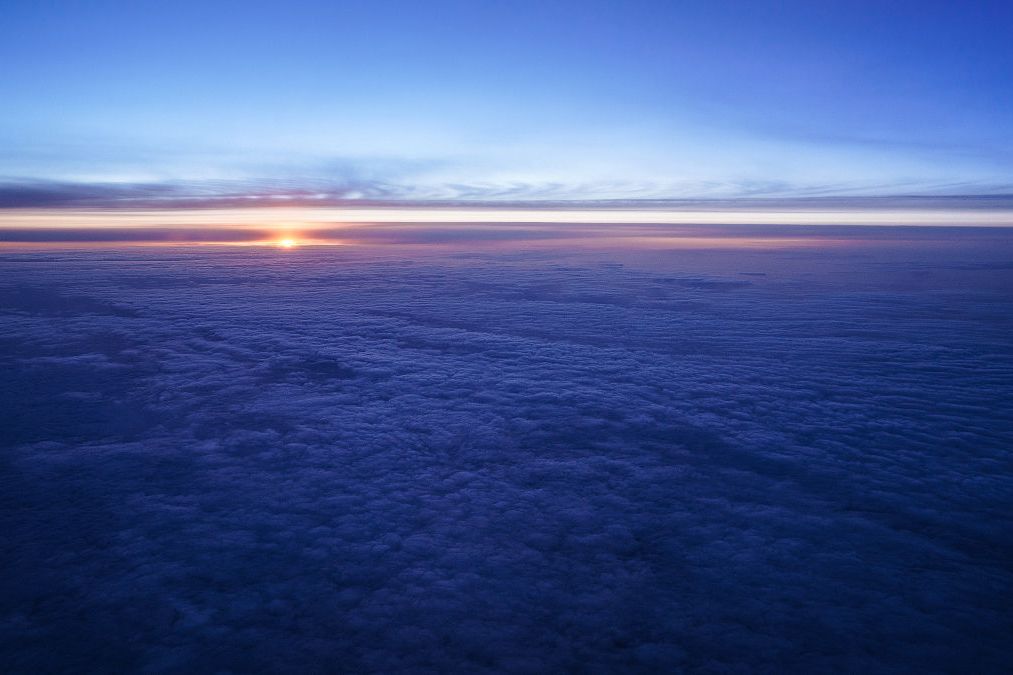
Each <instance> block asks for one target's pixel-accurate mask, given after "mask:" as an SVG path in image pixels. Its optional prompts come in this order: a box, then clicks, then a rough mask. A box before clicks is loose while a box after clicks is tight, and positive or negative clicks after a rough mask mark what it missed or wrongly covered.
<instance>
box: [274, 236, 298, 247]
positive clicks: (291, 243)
mask: <svg viewBox="0 0 1013 675" xmlns="http://www.w3.org/2000/svg"><path fill="white" fill-rule="evenodd" d="M298 243H299V242H297V241H296V240H295V239H293V238H292V237H282V238H281V239H279V240H278V246H279V247H281V248H294V247H295V246H296V245H298Z"/></svg>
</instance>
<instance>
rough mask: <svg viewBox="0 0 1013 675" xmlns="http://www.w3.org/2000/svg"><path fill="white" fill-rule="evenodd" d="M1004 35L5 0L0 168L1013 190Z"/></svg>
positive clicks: (480, 191) (805, 16) (913, 6)
mask: <svg viewBox="0 0 1013 675" xmlns="http://www.w3.org/2000/svg"><path fill="white" fill-rule="evenodd" d="M1010 44H1013V4H1010V3H1009V2H968V3H954V2H888V3H883V2H819V3H812V2H779V3H746V2H742V3H735V2H713V1H709V2H692V3H671V2H594V1H584V2H531V3H527V2H516V3H483V2H439V3H421V2H340V3H338V2H322V1H321V2H314V1H298V2H285V3H278V2H250V1H246V2H215V3H206V2H190V1H185V0H183V1H178V2H172V3H164V2H158V3H156V2H130V3H127V2H72V1H67V2H59V3H54V2H39V1H37V0H33V1H31V2H27V1H26V2H21V1H18V0H7V2H5V3H4V4H3V6H2V9H0V62H2V63H3V64H4V67H3V68H2V69H0V99H2V100H3V101H4V104H3V106H0V147H2V148H3V152H2V153H0V181H2V182H3V183H4V184H6V186H7V202H8V203H6V204H5V205H7V206H12V205H16V206H24V205H25V204H24V203H13V202H17V199H14V198H12V197H11V194H15V193H16V194H15V196H17V194H21V195H22V199H21V202H24V198H23V191H22V192H18V191H17V190H12V188H11V186H12V185H13V186H15V188H17V187H18V186H25V185H36V184H38V183H40V182H51V183H58V184H60V185H67V184H71V185H73V184H86V185H93V184H110V183H112V184H125V185H128V186H134V185H137V184H143V185H145V186H149V187H150V186H152V185H156V186H160V185H168V186H174V187H173V189H178V186H180V185H184V186H186V188H185V189H184V191H185V192H187V193H191V192H192V193H200V194H204V193H207V192H209V191H210V192H212V193H215V192H217V191H220V190H221V189H222V188H221V186H222V185H229V186H233V188H230V189H234V186H236V185H244V186H248V185H258V186H265V185H269V186H271V189H273V190H281V191H285V190H288V189H291V190H304V191H309V192H310V193H312V192H313V191H315V190H316V191H320V192H327V193H331V194H333V193H334V192H335V191H337V192H338V193H339V194H340V195H341V196H343V197H347V198H352V199H357V198H370V199H381V200H382V199H423V200H425V199H466V200H469V199H470V200H538V199H628V198H653V199H666V198H674V199H678V198H697V197H704V198H707V197H716V198H726V197H741V196H761V197H767V196H778V197H785V196H787V197H796V196H822V195H895V194H953V195H960V194H1010V193H1013V78H1011V77H1010V73H1011V72H1013V49H1011V48H1010ZM0 187H3V186H2V185H0ZM243 189H247V188H243ZM259 189H261V190H262V189H263V187H261V188H259ZM240 191H242V190H240ZM27 205H29V206H30V205H32V203H31V199H29V200H28V204H27Z"/></svg>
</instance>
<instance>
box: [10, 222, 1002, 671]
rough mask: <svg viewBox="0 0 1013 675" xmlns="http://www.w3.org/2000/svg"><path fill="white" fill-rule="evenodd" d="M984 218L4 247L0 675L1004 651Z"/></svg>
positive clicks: (989, 249) (637, 667) (998, 434)
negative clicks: (622, 246) (847, 237)
mask: <svg viewBox="0 0 1013 675" xmlns="http://www.w3.org/2000/svg"><path fill="white" fill-rule="evenodd" d="M961 236H963V235H960V234H956V233H953V232H948V233H947V234H944V235H939V236H938V237H936V238H932V237H931V236H929V235H924V234H919V235H918V236H914V235H908V234H903V235H900V234H898V235H897V236H896V237H894V238H891V237H889V236H882V235H880V236H878V238H877V239H875V240H868V241H865V242H864V243H862V244H861V245H858V244H857V243H856V245H854V246H847V245H839V244H838V245H834V246H830V245H829V244H828V245H827V246H825V247H819V246H816V247H814V246H806V247H796V248H774V249H769V248H731V249H723V250H718V249H714V250H699V249H697V250H680V249H667V250H662V249H651V250H633V249H631V250H629V251H616V250H613V251H605V250H592V249H579V250H577V249H567V248H565V247H559V248H553V246H550V245H540V246H536V245H534V244H531V245H530V246H528V245H526V244H523V243H521V244H516V243H515V244H512V245H511V246H509V247H504V246H500V245H497V244H496V242H492V243H487V242H478V243H474V244H455V245H451V246H438V245H428V244H423V245H412V246H408V245H405V246H397V245H391V244H383V245H371V246H358V247H345V248H342V247H319V248H317V247H308V248H303V249H296V250H290V251H280V250H275V249H267V248H262V247H221V248H217V247H205V248H164V247H124V248H120V249H108V250H98V249H95V250H78V251H70V250H38V251H34V252H33V251H21V250H13V249H11V250H8V251H6V252H4V253H3V254H2V255H0V372H2V373H3V375H2V379H0V446H2V451H3V452H2V458H0V500H2V502H3V506H2V509H0V519H2V520H0V527H2V531H3V533H4V535H3V536H4V539H5V544H4V547H3V553H2V555H3V570H4V572H3V575H2V577H0V591H2V592H0V661H2V662H3V664H4V666H3V667H4V669H7V670H10V671H11V672H25V673H28V672H31V673H46V672H127V671H140V672H150V673H162V672H188V673H193V672H201V673H203V672H208V673H211V672H215V673H227V672H303V673H313V672H356V673H362V672H383V673H394V672H468V673H480V672H518V673H545V672H677V671H680V670H681V671H687V672H727V673H739V672H742V673H744V672H772V673H775V672H776V673H782V672H873V673H879V672H918V673H924V672H979V673H985V672H995V673H998V672H1008V671H1009V670H1010V669H1011V668H1013V650H1011V649H1010V647H1009V636H1010V634H1011V631H1013V618H1011V612H1010V604H1011V600H1013V562H1011V560H1013V508H1011V507H1013V471H1011V468H1013V467H1011V462H1010V449H1011V448H1013V412H1011V408H1010V405H1009V401H1010V400H1013V237H1011V236H1010V235H1009V234H1007V233H1005V232H1003V233H999V234H994V235H990V238H989V239H988V240H987V242H985V243H982V244H981V245H977V246H971V247H961V246H957V245H954V246H949V245H947V244H946V242H945V241H943V242H942V243H940V238H942V239H945V238H946V237H951V238H953V239H954V240H956V239H957V238H959V237H961ZM968 236H970V235H968ZM974 236H979V235H974ZM972 238H973V237H972Z"/></svg>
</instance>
